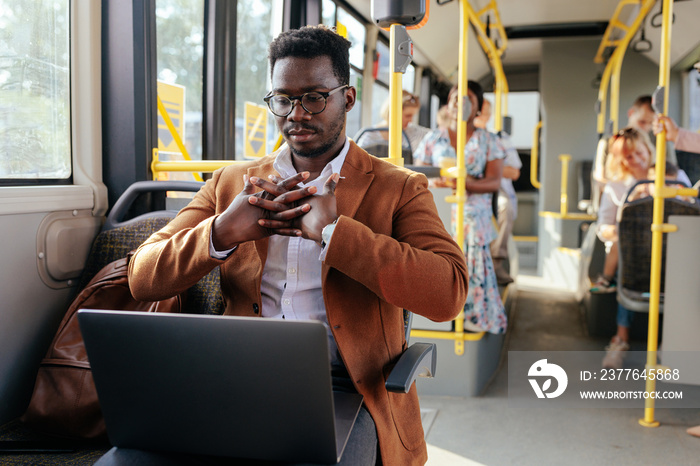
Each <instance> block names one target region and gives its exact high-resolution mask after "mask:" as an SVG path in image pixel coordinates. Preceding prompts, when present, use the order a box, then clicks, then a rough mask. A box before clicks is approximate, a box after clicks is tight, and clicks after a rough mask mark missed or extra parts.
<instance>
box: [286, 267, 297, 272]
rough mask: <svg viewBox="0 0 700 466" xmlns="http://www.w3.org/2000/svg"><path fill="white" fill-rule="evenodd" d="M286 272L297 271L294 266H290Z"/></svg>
mask: <svg viewBox="0 0 700 466" xmlns="http://www.w3.org/2000/svg"><path fill="white" fill-rule="evenodd" d="M287 272H289V273H297V269H295V268H294V267H292V268H290V269H289V270H287Z"/></svg>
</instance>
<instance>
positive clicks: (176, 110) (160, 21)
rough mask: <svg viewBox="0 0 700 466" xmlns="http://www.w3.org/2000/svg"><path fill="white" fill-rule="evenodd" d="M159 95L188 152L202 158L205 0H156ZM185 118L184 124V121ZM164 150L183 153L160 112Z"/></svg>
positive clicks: (192, 155)
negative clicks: (179, 131)
mask: <svg viewBox="0 0 700 466" xmlns="http://www.w3.org/2000/svg"><path fill="white" fill-rule="evenodd" d="M156 38H157V39H156V40H157V49H158V50H157V56H158V81H159V82H160V83H165V84H166V85H165V86H163V85H162V84H159V86H158V95H159V97H160V98H161V101H162V102H163V105H164V106H165V107H166V109H167V111H168V116H169V117H170V119H171V120H172V122H173V124H174V125H175V127H176V128H178V129H179V130H181V131H182V130H184V135H183V134H182V133H180V134H179V136H180V137H181V138H182V139H183V141H184V142H185V148H186V149H187V152H188V154H189V156H190V157H191V158H192V159H195V160H201V158H202V105H203V94H202V88H203V82H204V0H198V1H191V0H157V1H156ZM183 91H184V92H183ZM183 118H184V125H182V124H181V122H182V119H183ZM158 139H159V149H160V150H161V151H165V152H166V153H167V152H175V153H180V150H179V149H178V148H177V145H176V144H175V143H174V141H173V137H172V135H171V134H170V131H169V130H168V128H167V126H166V124H165V120H163V117H162V116H161V115H160V112H159V114H158Z"/></svg>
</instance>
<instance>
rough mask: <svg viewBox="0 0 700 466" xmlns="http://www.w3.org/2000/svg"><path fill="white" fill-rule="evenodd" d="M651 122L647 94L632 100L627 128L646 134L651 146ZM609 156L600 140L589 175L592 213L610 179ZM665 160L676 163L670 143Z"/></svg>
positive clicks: (651, 114)
mask: <svg viewBox="0 0 700 466" xmlns="http://www.w3.org/2000/svg"><path fill="white" fill-rule="evenodd" d="M653 122H654V109H653V108H652V106H651V96H650V95H648V94H647V95H640V96H639V97H637V98H636V99H635V100H634V102H633V103H632V106H631V107H630V108H629V109H628V110H627V126H628V127H632V128H635V129H636V130H638V131H641V132H643V133H646V134H647V135H648V136H649V138H650V140H651V141H652V146H653V139H654V138H653V134H652V124H653ZM609 154H610V149H609V145H608V140H605V139H602V140H601V141H600V142H599V143H598V148H597V150H596V157H595V162H594V165H593V171H592V173H591V176H592V179H593V183H592V186H591V189H592V191H591V196H592V197H593V199H592V200H593V203H592V209H593V212H596V211H597V210H598V209H599V206H600V202H601V196H602V193H603V189H605V185H606V183H607V182H608V181H609V180H610V177H611V175H610V173H608V168H607V162H608V160H607V159H608V156H609ZM666 160H668V161H670V162H671V163H676V153H675V151H674V150H673V145H672V144H670V143H669V144H667V146H666ZM652 162H653V160H652Z"/></svg>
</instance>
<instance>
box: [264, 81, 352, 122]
mask: <svg viewBox="0 0 700 466" xmlns="http://www.w3.org/2000/svg"><path fill="white" fill-rule="evenodd" d="M344 88H348V89H349V88H350V84H343V85H341V86H338V87H336V88H335V89H331V90H330V91H328V92H321V91H309V92H305V93H304V94H302V95H286V94H269V95H266V96H265V97H263V101H264V102H265V103H266V104H267V108H269V109H270V111H271V112H272V114H273V115H275V116H278V117H280V118H284V117H286V116H289V114H290V113H292V112H293V111H294V106H295V105H296V104H295V103H294V101H297V102H299V103H300V104H301V108H303V109H304V111H305V112H306V113H308V114H310V115H318V114H319V113H322V112H323V111H324V110H325V109H326V105H328V97H330V96H332V95H333V94H335V93H336V92H338V91H340V90H341V89H344ZM309 94H318V95H320V96H321V97H323V108H322V109H321V110H319V111H318V112H312V111H311V110H309V109H308V108H306V107H305V106H304V97H306V96H307V95H309ZM273 97H286V98H287V100H289V104H290V107H289V111H288V112H287V113H285V114H284V115H280V114H279V113H275V111H274V110H272V104H271V103H270V100H271V99H272V98H273Z"/></svg>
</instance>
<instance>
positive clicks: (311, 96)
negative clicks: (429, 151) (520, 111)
mask: <svg viewBox="0 0 700 466" xmlns="http://www.w3.org/2000/svg"><path fill="white" fill-rule="evenodd" d="M349 46H350V43H349V42H348V41H347V40H346V39H344V38H342V37H341V36H339V35H337V34H336V33H335V32H333V31H332V30H330V29H327V28H325V27H323V26H318V27H305V28H302V29H299V30H292V31H288V32H285V33H282V34H281V35H280V36H279V37H278V38H277V39H275V40H274V41H273V42H272V44H271V45H270V56H269V58H270V64H271V69H272V91H271V92H270V94H269V95H268V96H267V97H266V98H265V101H266V102H267V103H268V106H269V108H270V110H271V112H272V113H273V114H274V115H275V118H276V122H277V125H278V127H279V130H280V132H281V133H282V134H283V136H284V139H285V141H286V145H285V146H283V147H282V148H281V149H280V150H278V151H277V152H275V153H273V154H270V155H268V156H266V157H263V158H262V159H260V160H256V161H252V162H249V163H245V164H241V165H233V166H230V167H226V168H223V169H221V170H218V171H217V172H215V173H214V175H213V177H212V179H211V180H209V181H207V183H206V185H205V186H204V187H203V188H202V190H201V191H200V192H199V193H198V194H197V195H196V196H195V198H194V199H193V201H192V202H191V203H190V204H189V205H188V206H187V207H186V208H184V209H183V210H182V211H181V212H180V213H179V215H178V216H177V217H176V218H175V219H174V220H173V221H172V222H171V223H170V224H168V225H167V226H166V227H165V228H163V229H162V230H161V231H159V232H157V233H155V234H154V235H153V236H152V237H151V238H149V240H148V241H146V243H144V244H143V245H142V246H141V247H140V248H139V249H138V251H137V252H136V255H135V256H134V257H133V259H132V260H131V263H130V264H129V283H130V286H131V289H132V293H133V295H134V296H135V297H136V298H137V299H141V300H151V301H152V300H158V299H162V298H164V297H165V296H171V295H174V294H177V293H179V292H181V291H184V290H186V289H187V288H189V287H190V286H192V285H193V284H195V283H196V282H197V281H198V280H199V279H200V278H202V277H203V276H204V275H205V274H207V273H208V272H209V271H211V270H212V269H213V268H214V267H216V266H220V267H221V288H222V293H223V296H224V300H225V302H226V314H227V315H238V316H251V317H270V318H286V319H317V320H321V321H322V322H324V323H327V326H328V329H329V341H330V343H331V350H332V353H333V354H332V359H333V360H332V365H333V372H334V374H342V375H344V376H345V377H346V379H347V382H348V387H349V388H350V389H352V390H356V391H357V392H359V393H360V394H362V395H363V396H364V400H365V405H364V408H363V409H362V412H361V414H360V417H359V418H358V422H357V423H356V425H355V427H354V428H353V432H352V435H351V439H350V444H349V445H348V447H346V452H345V453H344V455H343V462H342V463H341V464H352V465H359V464H375V462H378V461H380V460H379V458H377V445H378V447H379V448H378V450H379V455H380V456H381V462H382V463H383V464H385V465H401V466H404V465H409V464H424V463H425V461H426V460H427V451H426V443H425V440H424V438H423V437H424V434H423V429H422V426H421V418H420V410H419V405H418V397H417V394H416V389H415V385H414V386H413V387H412V388H411V391H410V392H409V393H408V394H395V393H388V392H387V390H386V389H385V387H384V382H385V379H386V376H387V374H388V373H389V371H390V369H391V367H392V366H393V364H394V363H395V362H396V359H397V358H398V357H399V355H400V354H401V353H402V351H403V350H404V349H405V348H406V341H405V338H404V322H403V313H402V309H408V310H409V311H412V312H414V313H417V314H420V315H423V316H426V317H428V318H429V319H432V320H435V321H447V320H451V319H453V318H454V317H455V316H456V315H457V314H458V313H459V312H460V311H461V310H462V308H463V306H464V302H465V300H466V296H467V284H468V277H467V271H466V264H465V260H464V255H463V253H462V252H461V250H460V249H459V247H458V246H457V244H456V243H455V242H454V241H453V240H452V238H451V237H450V235H449V234H448V233H447V232H446V231H445V228H444V227H443V225H442V222H441V220H440V218H439V217H438V214H437V210H436V207H435V204H434V202H433V198H432V195H431V194H430V192H429V190H428V182H427V179H426V178H425V177H424V176H423V175H422V174H418V173H415V172H412V171H409V170H406V169H403V168H399V167H395V166H393V165H391V164H389V163H387V162H384V161H382V160H380V159H377V158H375V157H372V156H370V155H368V154H367V153H366V152H365V151H363V150H362V149H360V148H359V147H358V146H356V145H355V143H354V142H352V141H351V140H349V139H348V138H347V137H346V135H345V114H346V113H347V112H348V111H350V110H351V109H352V107H353V105H354V104H355V98H356V90H355V88H353V87H351V86H349V74H350V73H349V70H350V67H349V59H348V50H349ZM261 435H264V433H261Z"/></svg>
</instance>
